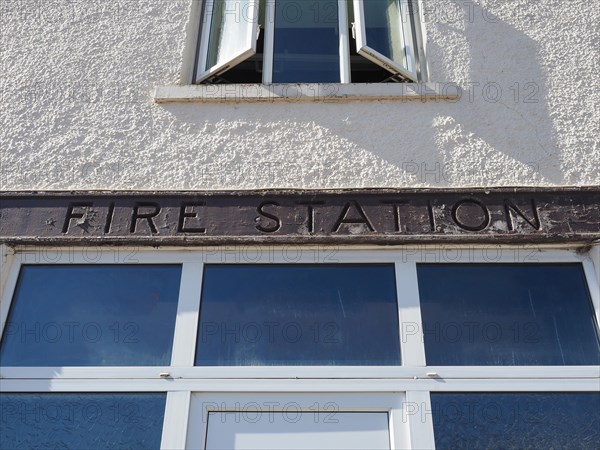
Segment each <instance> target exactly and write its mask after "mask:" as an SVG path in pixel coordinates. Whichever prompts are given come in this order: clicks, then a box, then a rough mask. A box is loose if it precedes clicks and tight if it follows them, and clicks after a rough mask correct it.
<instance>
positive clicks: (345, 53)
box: [338, 0, 351, 83]
mask: <svg viewBox="0 0 600 450" xmlns="http://www.w3.org/2000/svg"><path fill="white" fill-rule="evenodd" d="M338 30H339V36H340V83H350V81H351V80H350V37H349V36H348V4H347V2H346V0H338Z"/></svg>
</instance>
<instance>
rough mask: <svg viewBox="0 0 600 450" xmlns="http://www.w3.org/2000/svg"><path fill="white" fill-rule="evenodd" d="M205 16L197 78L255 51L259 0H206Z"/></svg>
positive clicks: (211, 73) (212, 74)
mask: <svg viewBox="0 0 600 450" xmlns="http://www.w3.org/2000/svg"><path fill="white" fill-rule="evenodd" d="M204 18H205V20H204V23H203V24H204V25H205V26H203V29H202V38H201V41H200V52H199V59H198V71H197V78H196V81H197V82H201V81H204V80H206V79H208V78H211V77H214V76H216V75H218V74H220V73H222V72H225V71H227V70H228V69H229V68H231V67H234V66H236V65H237V64H239V63H241V62H242V61H245V60H246V59H248V58H249V57H251V56H253V55H255V54H256V43H257V41H258V32H259V30H258V0H208V1H207V2H206V3H205V14H204Z"/></svg>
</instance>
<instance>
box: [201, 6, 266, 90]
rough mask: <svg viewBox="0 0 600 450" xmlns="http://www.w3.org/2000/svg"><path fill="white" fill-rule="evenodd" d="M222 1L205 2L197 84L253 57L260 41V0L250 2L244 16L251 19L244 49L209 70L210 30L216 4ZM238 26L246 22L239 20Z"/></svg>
mask: <svg viewBox="0 0 600 450" xmlns="http://www.w3.org/2000/svg"><path fill="white" fill-rule="evenodd" d="M217 1H222V0H207V1H206V2H205V8H206V13H205V16H204V17H205V20H204V22H203V27H202V33H201V39H200V44H199V48H198V69H199V70H198V75H197V77H196V82H197V83H200V82H202V81H204V80H206V79H208V78H210V77H212V76H215V75H218V74H219V73H221V72H224V71H226V70H227V69H229V68H230V67H233V66H235V65H237V64H239V63H241V62H242V61H244V60H246V59H248V58H249V57H251V56H252V55H255V54H256V42H257V40H258V0H248V2H249V6H248V9H247V12H245V13H244V14H247V15H248V19H250V27H248V29H247V30H246V35H245V42H244V49H243V50H242V51H240V52H239V53H237V54H235V55H231V58H230V59H228V60H223V61H220V62H218V63H217V64H215V65H213V66H212V67H209V68H207V67H206V64H207V59H208V50H209V43H210V29H211V24H212V18H213V11H214V7H215V3H216V2H217ZM236 23H237V24H243V23H244V21H242V20H239V21H238V22H236Z"/></svg>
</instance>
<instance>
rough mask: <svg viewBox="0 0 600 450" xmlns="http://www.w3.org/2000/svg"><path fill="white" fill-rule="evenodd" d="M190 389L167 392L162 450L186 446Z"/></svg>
mask: <svg viewBox="0 0 600 450" xmlns="http://www.w3.org/2000/svg"><path fill="white" fill-rule="evenodd" d="M191 397H192V393H191V392H190V391H175V392H168V393H167V402H166V406H165V415H164V420H163V429H162V438H161V442H160V448H161V449H164V450H171V449H184V448H186V434H187V427H188V418H189V414H190V400H191Z"/></svg>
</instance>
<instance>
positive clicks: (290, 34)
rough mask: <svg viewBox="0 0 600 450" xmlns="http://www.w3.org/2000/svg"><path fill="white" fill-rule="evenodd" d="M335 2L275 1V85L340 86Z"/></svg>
mask: <svg viewBox="0 0 600 450" xmlns="http://www.w3.org/2000/svg"><path fill="white" fill-rule="evenodd" d="M338 22H339V21H338V4H337V0H321V1H314V0H277V2H276V3H275V37H274V56H273V82H274V83H339V82H340V54H339V47H340V44H339V29H338Z"/></svg>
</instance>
